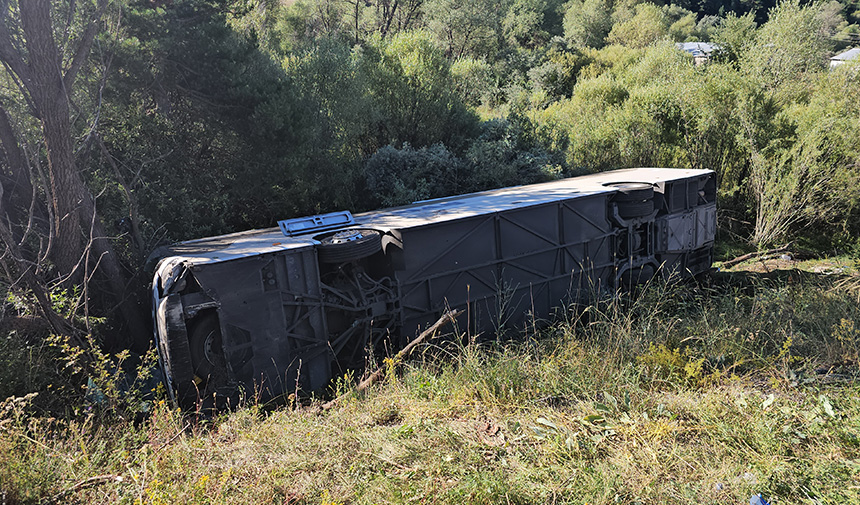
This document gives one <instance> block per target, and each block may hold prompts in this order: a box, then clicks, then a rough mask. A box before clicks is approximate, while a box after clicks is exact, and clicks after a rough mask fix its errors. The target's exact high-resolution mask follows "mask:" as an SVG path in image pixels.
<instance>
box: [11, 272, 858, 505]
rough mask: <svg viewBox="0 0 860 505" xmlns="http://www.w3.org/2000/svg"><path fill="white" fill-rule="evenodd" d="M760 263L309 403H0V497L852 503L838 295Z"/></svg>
mask: <svg viewBox="0 0 860 505" xmlns="http://www.w3.org/2000/svg"><path fill="white" fill-rule="evenodd" d="M777 274H778V275H769V274H764V275H759V274H747V273H734V274H732V273H723V274H719V275H718V276H717V278H716V280H715V281H714V282H713V283H709V284H708V285H701V284H700V285H689V284H688V285H682V286H665V285H659V284H655V285H653V286H650V287H649V288H648V289H646V290H644V291H643V292H642V293H640V294H639V295H638V296H637V297H635V298H633V299H629V298H628V299H614V300H605V301H602V302H600V303H595V304H593V305H591V306H589V307H587V308H585V309H581V310H577V311H575V312H571V313H570V314H569V315H568V317H567V318H566V320H563V321H561V322H558V323H556V324H554V325H552V326H550V327H548V328H546V329H544V330H542V331H541V332H540V333H537V334H525V335H524V337H523V338H522V339H521V340H518V341H516V342H513V343H508V344H505V345H499V344H483V345H474V344H471V345H469V344H467V345H460V344H457V343H455V342H451V341H449V342H447V343H440V344H437V345H435V346H430V347H428V348H426V349H424V352H423V353H422V354H421V355H420V356H418V357H414V359H413V360H412V361H411V362H409V363H408V364H407V365H406V366H405V367H404V368H403V369H402V370H401V373H399V374H398V375H397V376H390V377H388V378H387V379H386V381H385V382H384V383H382V384H378V385H376V386H374V387H373V388H371V389H370V390H368V391H367V392H365V393H363V394H357V393H351V394H349V395H348V397H347V399H346V400H345V401H344V402H342V403H340V404H339V406H338V407H337V408H335V409H333V410H330V411H326V412H322V411H320V409H319V408H318V406H319V403H317V402H316V401H313V402H311V404H310V405H303V406H286V407H281V408H276V409H266V408H262V407H260V406H249V407H246V408H244V409H242V410H239V411H237V412H233V413H230V414H226V415H223V416H222V417H219V418H217V419H215V420H211V421H203V420H195V419H190V418H187V417H184V416H182V415H181V414H180V413H178V412H177V411H175V410H173V409H172V408H170V406H169V405H167V404H165V402H164V401H163V400H156V401H154V402H153V403H152V404H151V411H150V414H149V416H148V417H146V418H145V419H143V420H138V422H134V421H132V420H130V419H129V420H127V421H124V420H122V418H121V416H119V415H117V413H116V412H114V413H111V412H104V411H102V412H99V411H98V410H94V411H92V412H90V413H86V409H81V410H79V412H78V413H77V414H74V415H68V416H58V417H56V418H51V417H49V416H48V415H47V414H46V413H45V411H44V410H41V409H40V408H39V406H38V403H37V398H38V397H36V398H30V399H22V398H18V399H14V400H7V401H6V402H5V403H4V404H3V405H2V406H0V503H10V504H11V503H40V502H50V501H52V500H54V501H56V502H64V503H65V502H78V503H129V504H133V503H152V504H160V503H164V504H167V503H170V504H174V503H180V504H181V503H309V504H311V503H312V504H333V503H412V502H416V503H487V504H496V503H576V504H584V503H589V504H601V503H606V504H610V503H613V504H614V503H629V504H633V503H649V504H650V503H653V504H657V503H697V504H703V503H748V502H749V499H750V496H752V495H753V494H754V493H762V494H763V495H764V496H767V497H768V498H769V499H770V500H771V501H772V503H822V504H825V503H834V504H835V503H840V504H841V503H858V502H860V382H858V381H857V377H858V368H857V359H858V348H860V306H858V304H857V303H856V301H855V296H856V295H855V293H854V292H853V291H852V290H851V289H848V287H847V286H848V284H846V283H844V282H841V280H840V279H837V277H836V276H832V275H831V276H827V275H823V274H821V275H814V274H804V273H802V272H797V271H792V272H783V273H779V272H777ZM789 277H790V279H789ZM840 282H841V284H840ZM94 478H95V479H94Z"/></svg>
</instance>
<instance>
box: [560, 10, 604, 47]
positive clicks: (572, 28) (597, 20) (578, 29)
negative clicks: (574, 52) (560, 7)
mask: <svg viewBox="0 0 860 505" xmlns="http://www.w3.org/2000/svg"><path fill="white" fill-rule="evenodd" d="M611 29H612V2H611V1H610V0H573V1H572V2H570V4H569V6H568V8H567V12H566V13H565V15H564V37H565V39H567V41H568V42H570V43H571V44H572V45H574V46H583V47H594V48H601V47H603V45H604V44H605V39H606V36H607V35H609V31H610V30H611Z"/></svg>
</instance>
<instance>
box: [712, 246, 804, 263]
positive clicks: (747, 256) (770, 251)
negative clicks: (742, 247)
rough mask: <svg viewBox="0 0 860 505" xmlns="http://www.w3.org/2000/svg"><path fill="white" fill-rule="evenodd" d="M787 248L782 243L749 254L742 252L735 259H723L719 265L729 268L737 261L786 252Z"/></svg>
mask: <svg viewBox="0 0 860 505" xmlns="http://www.w3.org/2000/svg"><path fill="white" fill-rule="evenodd" d="M788 248H789V246H788V245H784V246H782V247H777V248H776V249H768V250H767V251H756V252H751V253H749V254H744V255H743V256H738V257H737V258H735V259H732V260H729V261H724V262H723V263H722V265H720V268H729V267H731V266H733V265H737V264H738V263H740V262H742V261H746V260H748V259H751V258H757V257H759V256H765V255H768V254H776V253H781V252H786V251H788Z"/></svg>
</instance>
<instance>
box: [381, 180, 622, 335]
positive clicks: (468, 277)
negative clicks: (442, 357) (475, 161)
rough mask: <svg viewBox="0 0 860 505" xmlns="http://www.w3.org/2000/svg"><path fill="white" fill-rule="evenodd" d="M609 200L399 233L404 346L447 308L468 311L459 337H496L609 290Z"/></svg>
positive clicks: (594, 198)
mask: <svg viewBox="0 0 860 505" xmlns="http://www.w3.org/2000/svg"><path fill="white" fill-rule="evenodd" d="M607 195H611V193H599V194H595V195H589V196H581V197H575V198H571V199H568V200H565V201H562V202H553V203H548V204H543V205H537V206H531V207H524V208H519V209H510V210H506V211H504V212H499V213H495V214H492V215H490V216H480V217H475V218H470V219H462V220H458V221H450V222H442V223H434V224H432V225H428V226H423V227H415V228H409V229H405V230H401V232H402V239H403V251H404V253H403V254H404V257H405V265H406V268H405V269H404V270H402V271H399V272H397V278H398V280H399V282H400V285H401V293H402V302H403V303H402V308H403V325H402V328H403V333H404V337H405V338H406V340H408V339H410V338H412V337H414V335H415V334H416V332H417V331H419V330H420V328H422V327H426V326H427V325H429V324H431V323H432V322H433V321H434V320H435V318H436V317H438V315H439V313H441V312H442V311H444V310H445V308H446V307H458V308H465V307H467V306H468V308H469V310H468V311H467V313H466V315H464V318H468V321H467V320H466V319H464V320H463V321H461V326H460V329H461V330H465V329H466V328H467V327H468V329H469V330H470V331H473V332H476V333H484V334H485V335H491V334H493V333H501V332H502V331H503V330H507V329H517V328H522V327H523V326H524V325H527V324H531V323H534V322H535V320H536V319H542V318H546V317H548V316H549V315H550V313H551V310H552V309H553V308H555V307H560V306H564V305H565V304H567V303H568V302H569V301H574V300H581V299H584V298H587V297H589V296H593V295H594V293H595V292H596V291H597V290H599V289H601V287H604V286H605V287H609V286H610V284H609V283H610V282H611V281H610V280H611V278H612V275H613V268H614V262H613V237H614V230H613V227H612V225H611V224H610V221H609V219H608V217H607V207H608V204H607Z"/></svg>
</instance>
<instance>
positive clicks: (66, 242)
mask: <svg viewBox="0 0 860 505" xmlns="http://www.w3.org/2000/svg"><path fill="white" fill-rule="evenodd" d="M10 4H11V5H10ZM10 4H7V5H4V9H3V11H2V13H0V16H2V19H0V61H2V62H3V64H4V67H5V69H6V71H7V72H8V76H9V77H10V78H11V79H12V80H13V81H14V82H15V83H16V84H17V86H18V90H19V92H20V94H21V97H22V98H23V100H24V101H25V102H26V104H27V113H26V115H27V116H28V118H27V119H29V120H32V121H34V122H35V123H37V124H38V125H39V128H40V130H41V144H42V147H43V148H44V155H45V158H46V159H47V184H46V185H45V187H44V188H42V189H43V191H44V192H45V194H46V195H47V200H48V207H49V214H50V216H51V218H50V223H49V226H48V237H47V246H46V249H47V250H46V251H44V252H45V253H46V256H47V257H48V258H50V259H51V260H52V262H53V264H54V266H55V268H56V273H57V275H59V276H60V278H61V279H64V280H65V284H66V285H70V284H72V283H75V282H83V286H84V288H86V287H87V286H88V284H89V281H90V280H91V279H92V276H93V273H94V272H95V273H97V274H99V277H100V278H101V279H103V280H104V281H105V285H106V286H107V290H108V291H109V293H110V297H112V298H113V299H114V300H115V301H116V300H119V301H120V303H119V306H120V309H121V311H122V314H123V316H124V318H125V320H126V322H127V323H128V332H129V335H131V336H132V337H133V339H132V341H131V342H124V344H130V343H137V344H138V345H139V346H140V345H141V344H143V343H144V342H147V341H148V340H149V338H148V336H147V332H146V329H145V328H146V325H145V324H144V323H143V319H142V317H141V313H140V308H139V307H138V306H137V304H136V300H135V298H134V297H130V296H128V294H127V293H128V292H129V290H128V289H127V288H128V286H127V282H128V276H127V275H126V274H125V271H124V270H123V268H122V266H121V264H120V260H119V257H118V255H117V254H116V252H115V251H114V248H113V246H112V244H111V242H110V239H109V237H108V235H107V233H106V232H105V229H104V226H103V224H102V222H101V220H100V219H99V216H98V213H97V211H96V202H95V199H94V198H93V196H92V194H91V193H90V192H89V190H88V188H87V187H86V185H85V183H84V180H83V179H82V177H81V174H80V167H79V164H78V160H77V159H76V155H75V153H76V149H75V147H76V146H75V142H74V137H73V128H72V113H71V109H72V107H73V106H76V105H75V104H74V100H75V95H74V93H75V91H76V90H78V88H77V84H76V83H77V81H78V77H79V73H80V71H81V69H82V68H84V66H85V65H86V64H87V60H88V58H89V55H90V50H91V48H92V44H93V41H94V39H95V37H96V35H97V34H98V33H99V31H100V28H101V25H100V23H101V22H102V19H103V17H104V15H105V12H106V11H107V9H108V7H109V6H110V3H109V1H108V0H96V2H95V3H87V2H69V3H64V2H51V1H49V0H20V1H19V2H17V3H15V2H10ZM55 19H62V20H65V25H64V26H60V27H56V26H55V25H54V20H55ZM55 37H58V38H59V40H57V39H56V38H55ZM0 115H3V116H8V112H7V110H6V104H3V106H2V107H0ZM3 126H8V127H10V128H7V131H6V132H5V134H4V135H3V139H2V140H3V143H4V146H3V147H4V150H5V151H6V153H7V157H6V162H7V166H10V165H12V164H18V163H20V160H18V159H16V158H17V156H16V155H14V154H13V155H12V156H9V153H15V152H21V148H20V146H18V145H17V144H18V142H20V140H21V139H23V138H24V137H25V132H21V131H17V132H16V131H9V130H11V126H12V125H11V123H9V122H5V123H4V125H3ZM33 156H37V153H33ZM34 161H35V160H34ZM12 170H13V171H14V172H15V173H17V174H22V172H23V170H22V169H21V168H20V167H16V168H13V169H12ZM31 184H32V180H31ZM4 189H5V188H4ZM10 189H12V190H13V192H14V191H15V190H17V191H20V187H19V188H10ZM4 192H5V191H4ZM18 217H19V218H20V216H18ZM10 218H12V216H10ZM9 238H11V239H13V240H14V237H9ZM6 245H7V247H9V248H14V247H13V246H14V244H10V243H8V242H7V244H6ZM21 268H22V269H23V270H24V271H25V272H30V271H31V270H30V269H31V268H36V269H37V270H38V267H34V266H24V265H21ZM25 278H29V275H28V276H25ZM33 282H36V281H35V280H33ZM28 287H29V288H30V289H33V290H34V291H35V290H40V289H44V286H39V285H30V286H28ZM43 310H47V308H46V307H43ZM55 329H56V330H59V329H58V328H55Z"/></svg>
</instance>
